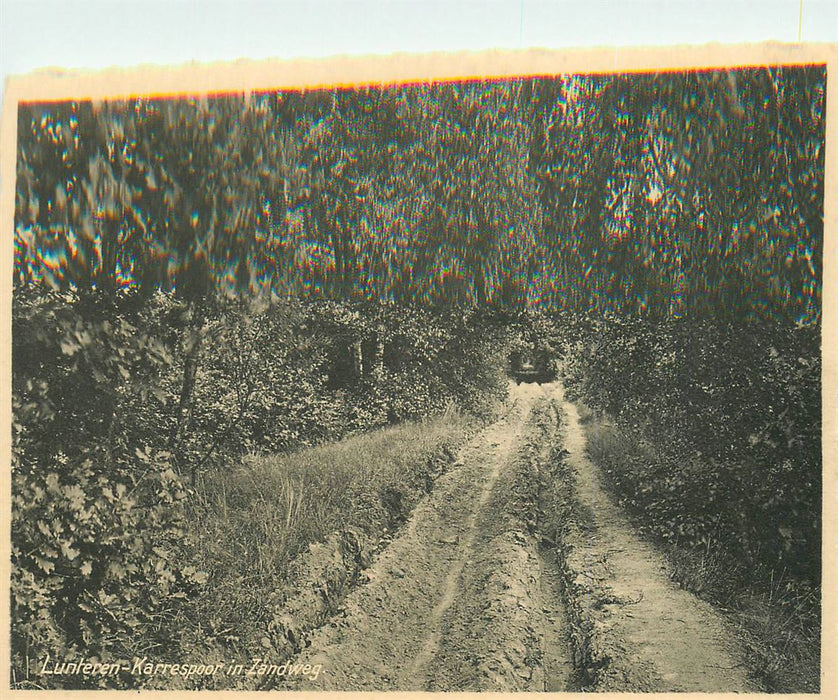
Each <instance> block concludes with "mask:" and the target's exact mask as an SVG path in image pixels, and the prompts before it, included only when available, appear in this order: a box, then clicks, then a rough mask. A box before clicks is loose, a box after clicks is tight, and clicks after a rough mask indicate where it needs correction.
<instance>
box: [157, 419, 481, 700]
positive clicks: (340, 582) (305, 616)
mask: <svg viewBox="0 0 838 700" xmlns="http://www.w3.org/2000/svg"><path fill="white" fill-rule="evenodd" d="M475 427H476V426H475V424H474V422H473V421H472V419H468V418H466V417H464V416H462V415H460V414H459V412H457V411H456V410H449V411H447V412H446V413H445V414H444V415H442V416H440V417H438V418H434V419H431V420H427V421H423V422H416V423H405V424H401V425H398V426H395V427H390V428H386V429H383V430H378V431H374V432H371V433H368V434H365V435H360V436H357V437H353V438H350V439H347V440H343V441H341V442H338V443H333V444H328V445H323V446H320V447H316V448H312V449H306V450H302V451H300V452H297V453H295V454H291V455H284V456H271V457H255V456H254V457H250V458H248V459H245V460H243V461H242V463H241V464H239V465H237V466H236V467H235V468H233V469H230V470H228V471H225V472H218V473H216V474H213V475H211V476H210V477H208V478H206V479H205V480H204V481H202V482H201V483H199V484H198V486H197V488H196V494H195V499H194V503H193V509H192V511H193V517H192V520H191V522H192V528H191V529H192V532H191V538H192V541H193V543H194V550H195V553H196V554H195V557H196V561H195V565H196V568H199V569H201V570H203V571H206V572H207V573H208V574H209V579H208V582H207V584H206V587H205V594H204V596H203V597H202V598H201V599H200V600H198V601H196V602H195V603H194V605H193V606H192V608H191V609H190V610H189V611H188V614H187V616H188V619H185V620H184V639H183V647H184V648H188V649H195V653H196V654H198V655H200V656H201V659H202V661H205V662H206V661H214V662H217V663H220V662H229V661H230V660H231V659H233V660H238V661H239V662H241V663H247V662H248V661H250V659H251V658H253V657H254V656H261V657H263V658H274V659H276V658H278V659H284V658H288V657H289V656H291V655H292V654H294V653H296V652H298V651H299V650H300V649H301V648H302V647H303V646H304V645H305V637H306V635H307V633H308V632H309V631H310V630H311V629H313V628H314V627H316V626H318V625H320V624H323V622H324V621H325V620H326V619H328V617H329V616H330V615H331V614H333V613H334V612H335V611H336V610H337V609H339V606H340V605H341V603H342V601H343V599H344V598H345V596H346V594H347V593H348V591H349V590H350V589H351V588H352V586H354V585H355V584H356V583H357V582H358V580H359V579H360V577H361V575H362V574H361V572H362V570H363V569H364V568H366V567H367V566H369V564H370V562H371V560H372V557H373V556H374V554H375V552H377V551H378V550H380V549H381V548H382V547H384V546H385V545H386V543H387V542H388V541H389V539H390V538H391V537H392V535H393V533H394V531H395V530H397V529H398V528H399V526H400V525H401V524H402V523H403V522H405V521H406V520H407V518H408V516H409V514H410V512H411V511H412V510H413V507H414V506H415V505H416V504H417V503H418V501H419V500H420V499H421V498H422V497H423V496H424V495H425V494H427V493H428V492H429V491H430V490H431V488H432V486H433V483H434V480H435V479H436V478H437V477H438V476H439V475H440V474H441V473H442V472H443V471H445V469H446V468H447V467H448V465H449V464H450V463H451V461H452V459H453V456H454V455H455V453H456V451H457V449H458V448H459V446H460V445H461V444H462V443H463V442H464V441H465V440H466V439H467V437H468V436H469V435H470V434H471V433H472V432H473V430H474V429H475ZM251 680H252V679H251ZM203 682H204V687H229V686H230V685H233V686H235V687H243V685H244V686H246V685H248V684H249V683H248V681H247V680H246V679H240V680H239V681H235V680H234V679H230V678H225V677H212V678H209V679H207V680H204V681H203ZM166 687H167V688H168V687H171V683H169V684H168V685H167V686H166ZM191 687H196V686H195V685H194V683H193V685H192V686H191Z"/></svg>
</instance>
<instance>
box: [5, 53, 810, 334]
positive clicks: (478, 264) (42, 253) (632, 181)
mask: <svg viewBox="0 0 838 700" xmlns="http://www.w3.org/2000/svg"><path fill="white" fill-rule="evenodd" d="M825 89H826V71H825V68H824V67H823V66H782V67H770V66H766V67H760V68H747V69H735V70H734V69H730V70H713V71H688V72H677V73H655V74H651V73H650V74H634V75H594V76H588V75H566V76H559V77H556V78H520V79H506V80H492V81H470V82H463V83H457V82H449V83H432V84H420V85H404V86H388V87H366V88H357V89H322V90H311V91H294V92H285V91H275V92H262V93H250V94H243V95H234V96H230V95H226V96H217V97H207V96H205V97H190V98H165V99H164V98H161V99H156V98H154V99H152V98H138V99H132V100H124V101H120V100H113V101H107V102H91V101H76V102H64V103H51V104H31V103H30V104H22V105H21V106H20V107H19V116H18V119H19V121H18V167H17V189H16V209H15V267H14V279H15V285H16V286H17V287H20V286H29V285H44V286H45V287H47V288H49V289H54V290H64V289H75V290H80V291H84V290H94V289H96V290H103V291H106V292H108V291H114V290H117V289H124V288H129V289H136V290H139V292H140V293H141V294H150V293H152V292H153V291H156V290H164V291H172V292H174V293H175V295H176V296H177V297H178V298H181V299H184V300H199V299H202V298H204V297H206V296H207V295H211V294H215V293H222V294H234V295H238V294H245V295H254V294H264V295H267V296H269V297H271V298H272V297H277V296H278V297H282V296H293V295H302V296H314V297H325V298H334V299H366V300H380V301H390V302H398V303H418V304H421V305H447V304H474V305H492V306H499V307H504V308H512V309H521V308H531V307H538V308H544V309H548V310H561V309H571V310H593V311H595V312H606V311H613V312H618V313H628V314H632V315H643V316H649V317H653V318H665V317H672V316H675V317H678V316H695V317H709V316H712V317H720V318H730V319H735V318H743V317H749V316H756V317H763V318H765V317H768V318H780V319H783V320H785V321H789V322H794V323H798V324H802V325H810V324H813V323H817V322H818V321H819V318H820V308H821V277H822V265H823V261H822V247H823V201H824V134H825Z"/></svg>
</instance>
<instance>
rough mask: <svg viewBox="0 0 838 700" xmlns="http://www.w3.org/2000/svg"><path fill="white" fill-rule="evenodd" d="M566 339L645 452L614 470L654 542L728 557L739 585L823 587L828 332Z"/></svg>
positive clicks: (630, 325)
mask: <svg viewBox="0 0 838 700" xmlns="http://www.w3.org/2000/svg"><path fill="white" fill-rule="evenodd" d="M564 337H565V338H567V343H566V344H567V347H568V348H571V347H572V352H571V353H568V359H567V361H566V363H565V366H566V371H567V374H568V376H569V378H570V381H571V384H572V386H573V387H574V389H575V390H576V391H577V392H578V393H579V394H581V395H582V396H583V397H584V398H585V400H586V401H587V402H588V403H589V405H591V407H592V408H595V409H597V410H599V411H602V412H605V413H607V414H608V415H610V416H611V417H612V418H613V419H614V421H615V422H616V425H617V427H618V428H619V430H620V432H621V434H622V435H623V436H624V437H625V438H626V439H628V440H629V441H630V442H632V443H633V444H634V445H635V447H636V448H637V449H632V450H628V451H626V452H625V454H617V455H614V454H613V451H611V454H612V459H611V461H610V462H608V463H606V464H605V465H603V466H604V468H605V471H606V475H607V477H608V478H609V479H610V481H611V482H612V485H613V486H614V488H615V490H616V492H617V494H619V496H620V499H621V501H622V502H623V503H624V504H625V505H626V506H627V507H628V508H629V509H630V510H631V511H632V512H634V513H635V514H638V515H639V516H640V517H641V520H642V522H643V523H645V525H646V527H647V528H648V529H649V530H650V531H651V532H652V533H653V534H654V535H655V536H657V537H659V538H661V539H662V540H664V541H666V542H670V543H674V542H677V543H678V544H679V546H681V547H683V548H686V549H694V550H698V551H701V550H704V551H705V552H709V551H712V552H713V553H714V555H716V554H718V555H719V556H720V557H721V559H722V561H723V562H724V563H723V566H722V569H723V570H724V572H725V576H726V577H727V578H728V580H729V583H730V584H731V585H742V584H743V583H745V584H747V585H757V586H764V585H765V584H766V582H768V581H769V580H772V579H777V578H779V577H781V576H782V577H784V578H786V579H791V580H794V581H797V582H798V583H799V584H800V585H808V586H817V585H818V584H819V581H820V541H821V536H820V532H821V530H820V526H821V520H820V502H821V498H820V495H821V404H820V367H821V361H820V347H819V343H820V334H819V329H818V328H817V327H814V328H811V327H799V326H792V327H782V326H780V325H778V324H769V323H767V322H757V321H749V322H745V323H741V324H738V325H734V324H719V323H711V322H703V323H699V322H695V321H686V320H670V321H667V322H661V323H657V324H653V323H649V322H645V321H639V320H626V319H616V318H613V319H608V320H606V321H602V322H593V321H590V320H589V321H583V322H580V323H578V324H576V325H575V326H574V325H572V324H571V323H569V322H568V325H567V326H566V327H565V329H564ZM605 452H609V451H608V450H605Z"/></svg>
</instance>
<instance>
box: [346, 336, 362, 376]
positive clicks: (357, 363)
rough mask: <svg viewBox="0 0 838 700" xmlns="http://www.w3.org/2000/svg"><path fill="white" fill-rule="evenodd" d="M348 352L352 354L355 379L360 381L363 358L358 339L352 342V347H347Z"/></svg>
mask: <svg viewBox="0 0 838 700" xmlns="http://www.w3.org/2000/svg"><path fill="white" fill-rule="evenodd" d="M349 352H350V353H351V354H352V366H353V368H354V370H355V378H356V379H360V378H361V377H362V376H363V375H364V356H363V351H362V349H361V339H360V338H357V339H356V340H353V341H352V345H350V346H349Z"/></svg>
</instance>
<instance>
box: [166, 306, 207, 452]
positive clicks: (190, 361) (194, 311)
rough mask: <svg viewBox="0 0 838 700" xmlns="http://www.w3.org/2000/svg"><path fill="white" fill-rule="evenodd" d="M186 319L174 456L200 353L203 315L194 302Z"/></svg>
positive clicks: (186, 417)
mask: <svg viewBox="0 0 838 700" xmlns="http://www.w3.org/2000/svg"><path fill="white" fill-rule="evenodd" d="M186 317H187V321H186V325H185V326H184V329H183V349H184V359H183V380H182V382H181V389H180V400H179V402H178V407H177V412H176V418H177V420H176V423H175V426H174V428H173V431H172V436H171V447H172V451H173V452H174V453H175V454H176V455H177V453H178V450H177V446H178V441H179V440H180V439H181V438H182V436H183V434H184V432H185V431H186V428H187V426H188V424H189V421H190V419H191V417H192V396H193V394H194V392H195V376H196V374H197V372H198V358H199V355H200V351H201V325H202V322H203V314H202V313H201V308H200V306H199V305H198V304H197V303H195V302H190V303H189V308H188V310H187V312H186Z"/></svg>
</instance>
